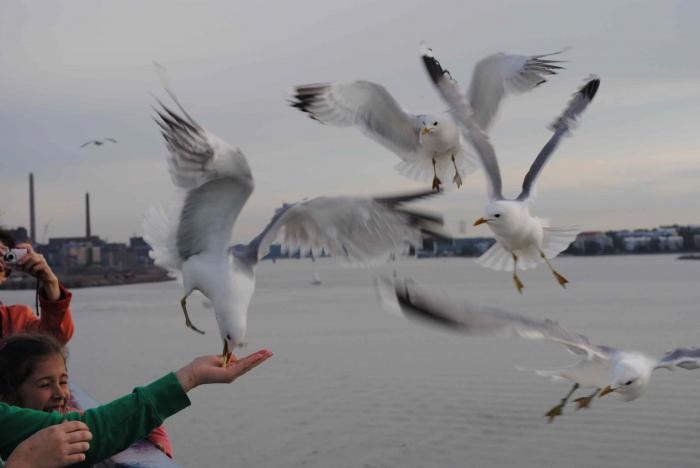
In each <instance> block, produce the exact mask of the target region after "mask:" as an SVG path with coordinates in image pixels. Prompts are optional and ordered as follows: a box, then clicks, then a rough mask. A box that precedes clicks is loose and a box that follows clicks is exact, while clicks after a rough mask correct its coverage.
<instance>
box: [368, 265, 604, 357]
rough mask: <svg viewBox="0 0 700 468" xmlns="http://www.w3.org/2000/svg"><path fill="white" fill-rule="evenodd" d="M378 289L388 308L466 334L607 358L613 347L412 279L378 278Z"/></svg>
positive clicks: (548, 321) (551, 324)
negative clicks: (524, 341) (560, 347)
mask: <svg viewBox="0 0 700 468" xmlns="http://www.w3.org/2000/svg"><path fill="white" fill-rule="evenodd" d="M377 290H378V293H379V297H380V299H381V301H382V304H383V305H384V307H385V308H387V309H388V310H389V311H392V312H394V313H398V314H399V315H402V316H404V317H407V318H412V319H418V320H421V321H423V322H427V323H430V324H433V325H437V326H439V327H441V328H445V329H448V330H453V331H456V332H459V333H463V334H467V335H495V334H506V335H510V336H517V337H520V338H525V339H530V340H547V341H553V342H556V343H561V344H563V345H565V346H566V347H567V348H569V349H570V350H571V351H573V352H574V353H576V354H585V355H586V356H588V357H589V358H592V357H593V356H597V357H600V358H604V359H608V358H609V357H610V356H611V355H612V353H613V352H614V350H613V348H609V347H603V346H596V345H594V344H591V342H590V341H589V340H588V338H586V337H585V336H583V335H580V334H578V333H573V332H570V331H568V330H566V329H565V328H563V327H562V326H560V325H559V324H558V323H557V322H553V321H551V320H535V319H531V318H529V317H525V316H523V315H518V314H515V313H512V312H507V311H504V310H500V309H497V308H495V307H490V306H487V305H483V304H478V303H475V302H472V301H469V300H462V301H460V302H454V301H451V300H449V299H446V298H445V297H444V296H443V295H438V294H434V293H431V292H429V291H427V290H426V289H424V288H421V287H418V286H417V285H416V284H415V283H414V282H413V281H412V280H403V281H402V280H396V281H392V280H390V279H389V278H379V279H378V281H377Z"/></svg>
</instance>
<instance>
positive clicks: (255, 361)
mask: <svg viewBox="0 0 700 468" xmlns="http://www.w3.org/2000/svg"><path fill="white" fill-rule="evenodd" d="M270 356H272V353H271V352H270V351H268V350H266V349H261V350H260V351H258V352H256V353H253V354H251V355H249V356H246V357H244V358H241V359H236V356H234V355H232V356H231V359H230V360H229V362H228V364H227V365H226V367H221V356H201V357H198V358H196V359H195V360H194V361H192V362H191V363H190V364H188V365H186V366H185V367H183V368H182V369H180V370H179V371H177V372H176V373H175V375H176V377H177V379H178V381H179V382H180V385H182V388H183V390H185V391H186V392H187V391H190V390H192V389H193V388H195V387H197V386H199V385H203V384H212V383H231V382H233V381H234V380H236V379H237V378H238V377H240V376H242V375H243V374H245V373H246V372H248V371H250V370H251V369H253V368H254V367H257V366H258V365H260V364H262V363H263V361H265V360H266V359H268V358H269V357H270Z"/></svg>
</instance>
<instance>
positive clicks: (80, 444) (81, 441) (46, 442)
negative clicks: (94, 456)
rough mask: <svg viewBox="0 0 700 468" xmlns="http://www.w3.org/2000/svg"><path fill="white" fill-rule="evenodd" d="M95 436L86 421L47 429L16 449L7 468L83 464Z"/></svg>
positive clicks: (42, 467) (68, 422) (48, 467)
mask: <svg viewBox="0 0 700 468" xmlns="http://www.w3.org/2000/svg"><path fill="white" fill-rule="evenodd" d="M90 440H92V433H91V432H90V430H89V429H88V426H87V425H86V424H85V423H84V422H82V421H65V422H63V423H61V424H56V425H55V426H49V427H47V428H44V429H42V430H40V431H38V432H36V433H35V434H34V435H32V436H31V437H29V438H28V439H26V440H25V441H24V442H22V443H21V444H19V445H18V446H17V448H15V449H14V450H13V451H12V453H11V454H10V457H9V458H8V459H7V462H6V463H5V467H6V468H54V467H59V466H68V465H72V464H74V463H80V462H82V461H84V460H85V452H87V451H88V450H89V449H90V444H89V443H88V442H89V441H90Z"/></svg>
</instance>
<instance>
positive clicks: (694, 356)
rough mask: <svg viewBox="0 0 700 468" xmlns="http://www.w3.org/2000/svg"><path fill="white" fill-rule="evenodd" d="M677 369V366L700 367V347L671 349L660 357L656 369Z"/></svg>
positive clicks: (691, 368) (685, 367)
mask: <svg viewBox="0 0 700 468" xmlns="http://www.w3.org/2000/svg"><path fill="white" fill-rule="evenodd" d="M660 368H664V369H669V370H675V369H676V368H681V369H686V370H695V369H700V349H698V348H695V347H693V348H677V349H674V350H673V351H669V352H667V353H666V355H665V356H664V357H663V358H661V359H659V362H658V364H656V369H660Z"/></svg>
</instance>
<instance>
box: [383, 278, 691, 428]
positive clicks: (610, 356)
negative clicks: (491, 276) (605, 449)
mask: <svg viewBox="0 0 700 468" xmlns="http://www.w3.org/2000/svg"><path fill="white" fill-rule="evenodd" d="M376 287H377V292H378V294H379V298H380V300H381V303H382V305H383V306H384V308H385V309H386V310H388V311H390V312H392V313H397V314H399V315H401V316H404V317H407V318H411V319H418V320H421V321H423V322H424V323H428V324H432V325H437V326H440V327H442V328H445V329H449V330H454V331H457V332H459V333H464V334H467V335H496V334H501V335H506V336H509V337H518V338H525V339H529V340H545V341H552V342H555V343H559V344H562V345H564V346H566V348H567V349H568V350H569V351H570V352H571V353H573V354H575V355H578V356H580V357H581V359H580V360H579V361H578V362H577V363H575V364H573V365H572V366H569V367H565V368H562V369H555V370H547V371H536V372H537V374H538V375H542V376H546V377H550V378H552V379H554V380H561V379H566V380H570V381H572V382H574V385H573V387H572V388H571V390H570V391H569V392H568V393H567V394H566V396H565V397H564V398H562V400H561V402H560V403H559V404H557V405H556V406H554V407H553V408H552V409H550V410H549V411H547V413H546V414H545V416H546V417H547V418H548V421H549V422H552V421H554V418H556V417H557V416H560V415H561V414H562V409H563V408H564V407H565V405H566V403H567V402H568V401H569V399H570V398H571V396H572V395H573V393H574V392H575V391H576V390H578V389H579V388H580V387H589V388H594V389H595V390H594V391H593V392H592V393H591V394H589V395H587V396H584V397H581V398H577V399H576V400H574V402H575V403H576V409H581V408H588V407H589V406H590V404H591V401H592V400H593V398H595V397H596V395H597V396H598V397H599V398H600V397H603V396H605V395H607V394H610V393H611V394H613V395H614V396H615V397H616V398H617V399H618V400H621V401H632V400H636V399H637V398H639V397H640V396H642V394H644V392H645V390H646V388H647V385H648V384H649V380H650V379H651V373H652V371H654V370H656V369H668V370H676V369H686V370H693V369H698V368H700V349H698V348H695V347H693V348H677V349H674V350H672V351H669V352H667V353H666V355H665V356H663V357H662V358H655V357H652V356H649V355H647V354H645V353H642V352H639V351H631V350H625V349H616V348H611V347H609V346H602V345H595V344H592V343H591V342H590V341H589V340H588V338H587V337H585V336H584V335H580V334H578V333H574V332H572V331H569V330H567V329H565V328H564V327H562V326H561V325H559V324H558V323H557V322H554V321H552V320H536V319H533V318H529V317H526V316H524V315H519V314H516V313H513V312H507V311H505V310H501V309H497V308H495V307H491V306H488V305H484V304H478V303H476V302H472V301H469V300H461V301H459V302H458V301H454V300H452V299H448V298H446V297H444V295H442V294H437V293H433V292H429V291H428V290H426V289H424V288H421V287H419V286H417V285H416V284H415V282H414V281H412V280H410V279H405V280H392V279H389V278H387V277H380V278H378V279H377V281H376Z"/></svg>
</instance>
